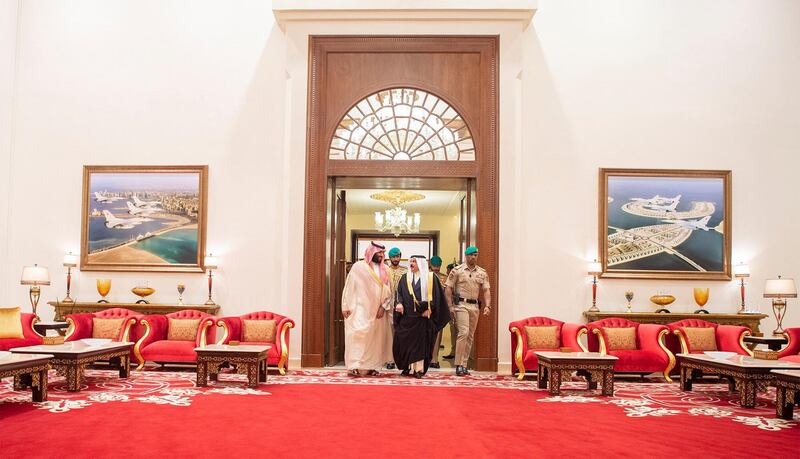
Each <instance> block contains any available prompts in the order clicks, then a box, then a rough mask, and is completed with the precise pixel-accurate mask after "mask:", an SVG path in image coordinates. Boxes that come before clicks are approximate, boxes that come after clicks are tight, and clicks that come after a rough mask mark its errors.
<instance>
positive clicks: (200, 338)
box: [133, 309, 217, 370]
mask: <svg viewBox="0 0 800 459" xmlns="http://www.w3.org/2000/svg"><path fill="white" fill-rule="evenodd" d="M216 320H217V318H216V317H214V316H212V315H211V314H206V313H204V312H200V311H195V310H189V309H187V310H183V311H178V312H173V313H170V314H167V315H152V316H144V317H143V318H142V319H141V321H140V322H141V324H142V326H143V327H144V332H143V333H142V337H141V338H139V341H138V342H137V343H136V345H135V346H134V347H133V351H134V353H135V354H136V358H137V359H138V360H139V367H138V368H137V370H140V369H142V368H143V367H144V362H146V361H148V360H149V361H151V362H159V363H192V362H197V353H196V352H194V348H196V347H205V346H206V344H207V343H213V342H214V339H215V337H216V327H214V324H215V323H216ZM187 321H196V322H197V325H194V322H187Z"/></svg>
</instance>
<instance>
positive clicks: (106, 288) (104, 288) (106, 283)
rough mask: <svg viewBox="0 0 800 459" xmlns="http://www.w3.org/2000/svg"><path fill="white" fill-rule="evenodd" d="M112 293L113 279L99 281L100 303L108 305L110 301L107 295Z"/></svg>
mask: <svg viewBox="0 0 800 459" xmlns="http://www.w3.org/2000/svg"><path fill="white" fill-rule="evenodd" d="M110 291H111V279H97V293H99V294H100V296H101V298H100V300H99V301H98V303H108V300H106V295H108V292H110Z"/></svg>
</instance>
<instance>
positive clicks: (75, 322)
mask: <svg viewBox="0 0 800 459" xmlns="http://www.w3.org/2000/svg"><path fill="white" fill-rule="evenodd" d="M93 318H94V314H92V313H91V312H82V313H80V314H67V316H66V320H67V324H69V329H68V330H67V337H66V338H64V341H76V340H79V339H83V338H91V337H92V327H93V325H94V322H93V321H92V319H93Z"/></svg>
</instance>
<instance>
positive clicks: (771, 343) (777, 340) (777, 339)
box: [744, 336, 789, 351]
mask: <svg viewBox="0 0 800 459" xmlns="http://www.w3.org/2000/svg"><path fill="white" fill-rule="evenodd" d="M744 342H745V343H751V344H766V345H767V347H768V348H769V350H770V351H780V350H781V348H782V347H783V346H784V345H785V344H787V343H788V342H789V340H788V339H786V338H784V337H782V336H745V337H744Z"/></svg>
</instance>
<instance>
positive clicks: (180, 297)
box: [178, 284, 186, 306]
mask: <svg viewBox="0 0 800 459" xmlns="http://www.w3.org/2000/svg"><path fill="white" fill-rule="evenodd" d="M185 291H186V286H185V285H183V284H178V305H179V306H183V292H185Z"/></svg>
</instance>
